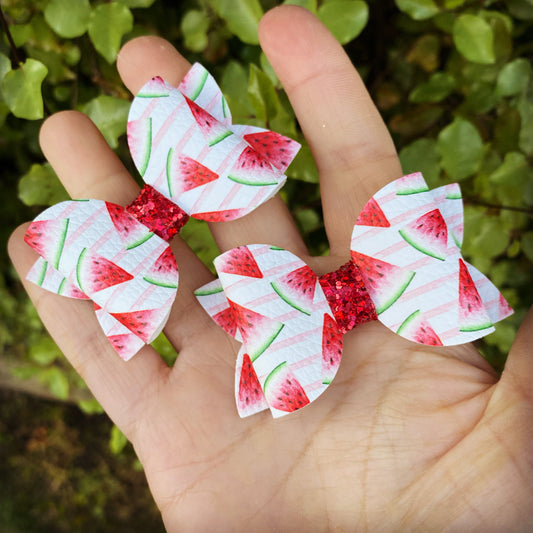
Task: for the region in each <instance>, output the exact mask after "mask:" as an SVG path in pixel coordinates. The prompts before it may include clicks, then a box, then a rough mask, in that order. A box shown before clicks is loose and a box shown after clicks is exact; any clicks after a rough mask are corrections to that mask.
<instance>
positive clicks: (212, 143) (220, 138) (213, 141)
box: [207, 130, 233, 148]
mask: <svg viewBox="0 0 533 533" xmlns="http://www.w3.org/2000/svg"><path fill="white" fill-rule="evenodd" d="M230 135H233V132H232V131H230V130H225V131H223V132H221V133H220V134H218V135H217V136H216V137H214V138H213V139H209V138H208V141H207V145H208V146H209V147H210V148H211V147H212V146H215V144H218V143H219V142H221V141H223V140H224V139H226V138H228V137H229V136H230Z"/></svg>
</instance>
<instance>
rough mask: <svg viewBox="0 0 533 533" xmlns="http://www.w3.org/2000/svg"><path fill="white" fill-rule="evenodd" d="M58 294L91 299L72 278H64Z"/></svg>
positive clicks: (79, 298)
mask: <svg viewBox="0 0 533 533" xmlns="http://www.w3.org/2000/svg"><path fill="white" fill-rule="evenodd" d="M57 294H60V295H61V296H67V297H68V298H76V299H78V300H89V297H88V296H87V295H86V294H85V293H84V292H82V291H80V289H79V288H78V286H77V285H76V284H75V283H74V282H72V281H71V280H69V279H67V278H64V279H63V281H62V282H61V283H60V284H59V287H58V288H57Z"/></svg>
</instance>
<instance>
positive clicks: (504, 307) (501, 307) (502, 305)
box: [498, 294, 514, 320]
mask: <svg viewBox="0 0 533 533" xmlns="http://www.w3.org/2000/svg"><path fill="white" fill-rule="evenodd" d="M513 313H514V311H513V308H512V307H511V306H510V305H509V303H508V302H507V300H506V299H505V298H504V296H503V294H500V296H499V299H498V320H503V319H504V318H507V317H508V316H511V315H512V314H513Z"/></svg>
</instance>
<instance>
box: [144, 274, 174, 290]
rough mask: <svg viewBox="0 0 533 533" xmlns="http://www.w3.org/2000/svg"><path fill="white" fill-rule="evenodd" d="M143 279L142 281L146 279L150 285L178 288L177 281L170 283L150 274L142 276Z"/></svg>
mask: <svg viewBox="0 0 533 533" xmlns="http://www.w3.org/2000/svg"><path fill="white" fill-rule="evenodd" d="M143 279H144V281H146V283H151V284H152V285H157V286H158V287H163V288H165V289H177V288H178V282H177V281H176V283H171V282H169V281H160V280H158V279H155V278H153V277H150V276H143Z"/></svg>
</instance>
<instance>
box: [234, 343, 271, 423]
mask: <svg viewBox="0 0 533 533" xmlns="http://www.w3.org/2000/svg"><path fill="white" fill-rule="evenodd" d="M235 377H236V378H237V379H238V382H237V380H236V383H235V384H236V385H237V390H236V395H235V399H236V401H237V410H238V411H239V416H240V417H241V418H244V417H246V416H250V415H253V414H255V413H258V412H260V411H263V410H264V409H268V404H267V402H266V400H265V395H264V394H263V389H262V388H261V384H260V383H259V379H258V378H257V374H256V373H255V369H254V367H253V365H252V360H251V359H250V356H249V355H248V354H247V353H245V354H243V355H242V359H241V356H240V354H239V356H238V358H237V368H236V376H235Z"/></svg>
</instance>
